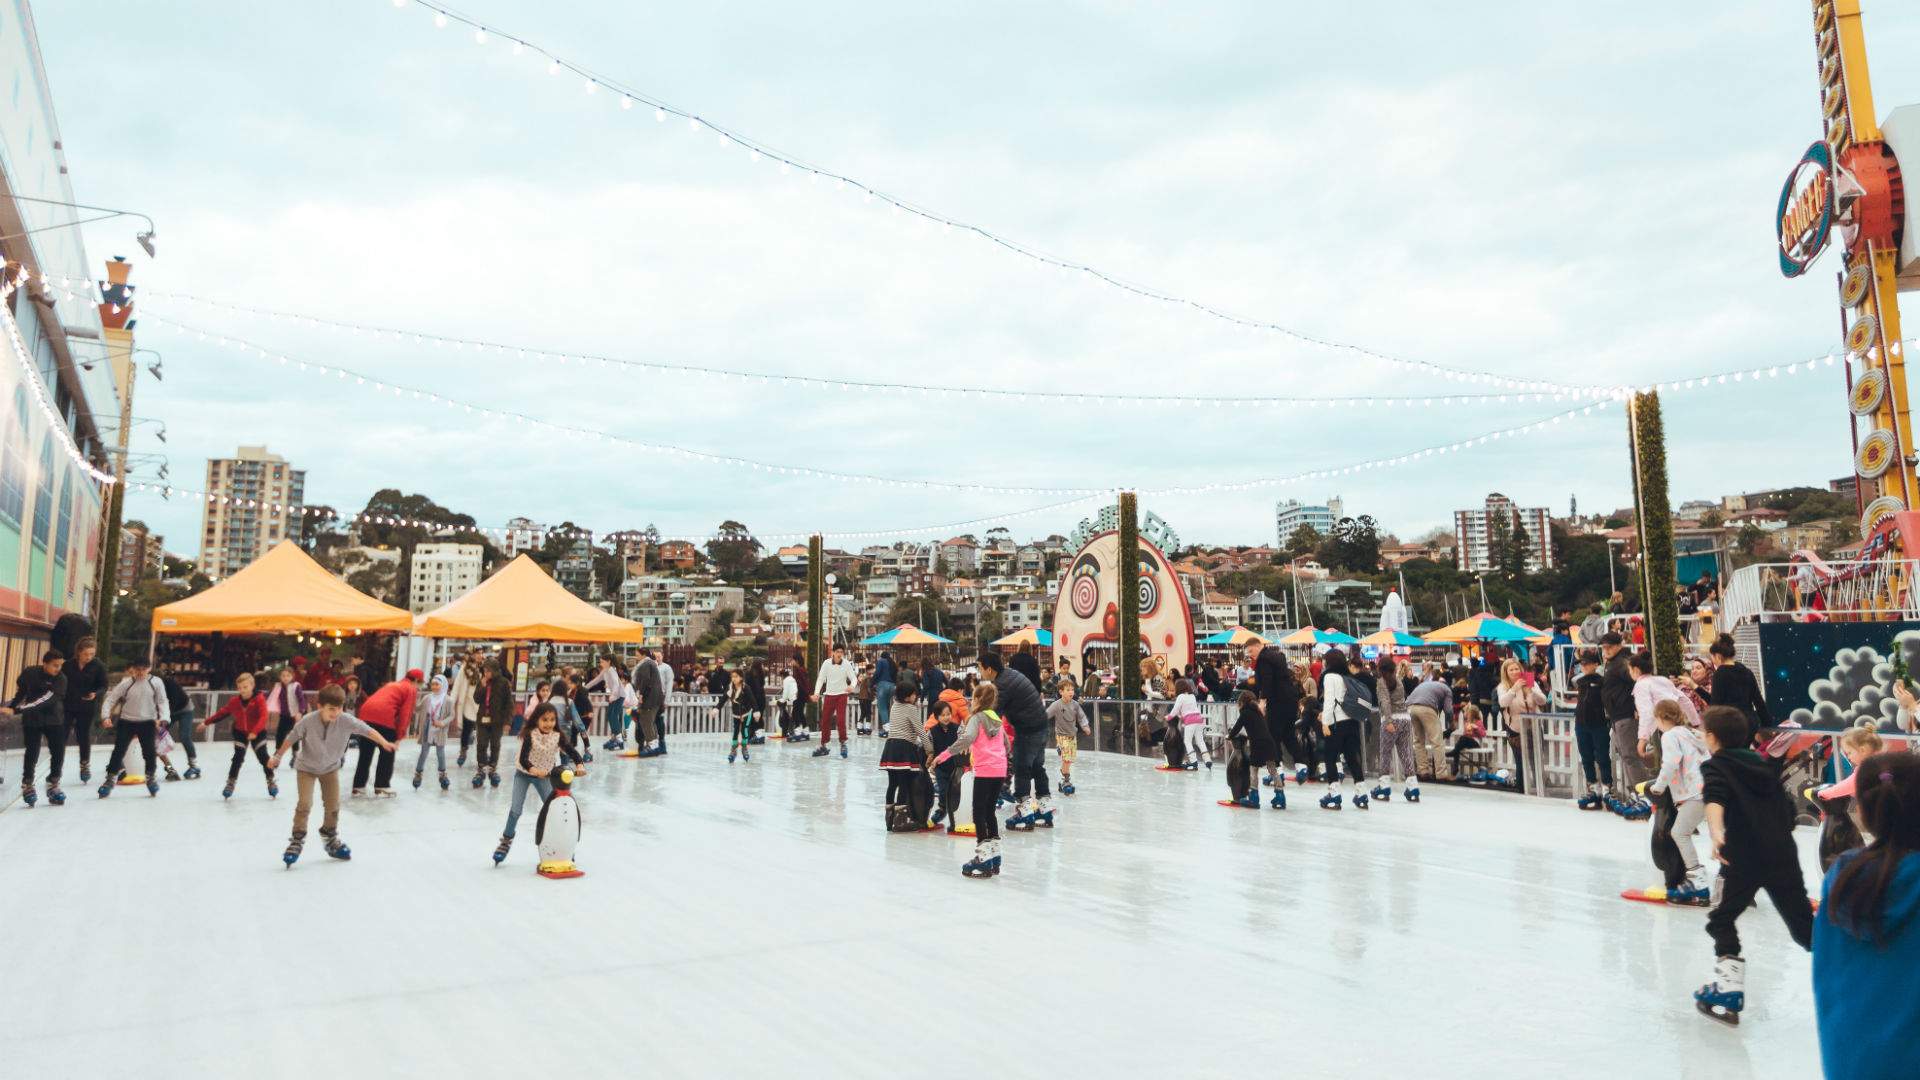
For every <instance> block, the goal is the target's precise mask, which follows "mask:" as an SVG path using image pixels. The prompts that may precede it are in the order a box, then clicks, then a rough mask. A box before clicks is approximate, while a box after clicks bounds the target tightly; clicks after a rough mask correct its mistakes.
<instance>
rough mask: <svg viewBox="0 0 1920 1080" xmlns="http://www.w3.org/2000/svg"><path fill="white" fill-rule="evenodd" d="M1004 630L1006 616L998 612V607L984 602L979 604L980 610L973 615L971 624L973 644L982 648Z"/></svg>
mask: <svg viewBox="0 0 1920 1080" xmlns="http://www.w3.org/2000/svg"><path fill="white" fill-rule="evenodd" d="M1006 632H1007V617H1006V616H1005V615H1002V614H1001V613H1000V609H999V608H996V607H989V606H987V605H985V604H982V605H980V612H979V614H978V615H977V616H976V617H975V619H974V624H973V639H974V645H975V646H976V647H978V648H983V649H984V648H986V646H987V642H989V641H992V640H994V639H995V638H997V637H999V636H1001V635H1002V634H1005V633H1006Z"/></svg>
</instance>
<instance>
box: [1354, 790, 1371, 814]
mask: <svg viewBox="0 0 1920 1080" xmlns="http://www.w3.org/2000/svg"><path fill="white" fill-rule="evenodd" d="M1369 805H1370V804H1369V802H1368V801H1367V793H1366V792H1364V791H1355V792H1354V793H1353V808H1354V809H1355V810H1365V809H1366V808H1367V807H1368V806H1369Z"/></svg>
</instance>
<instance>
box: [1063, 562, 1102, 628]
mask: <svg viewBox="0 0 1920 1080" xmlns="http://www.w3.org/2000/svg"><path fill="white" fill-rule="evenodd" d="M1067 602H1068V603H1069V604H1071V605H1072V607H1073V613H1074V615H1075V616H1077V617H1079V618H1082V619H1091V618H1093V616H1094V613H1096V612H1098V611H1099V610H1100V562H1099V560H1097V559H1095V558H1094V557H1093V556H1092V555H1082V556H1080V558H1078V559H1076V560H1074V564H1073V569H1071V570H1069V571H1067Z"/></svg>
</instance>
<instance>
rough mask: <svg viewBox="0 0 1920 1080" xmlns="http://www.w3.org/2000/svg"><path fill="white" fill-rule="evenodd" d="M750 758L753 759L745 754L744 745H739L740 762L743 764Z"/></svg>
mask: <svg viewBox="0 0 1920 1080" xmlns="http://www.w3.org/2000/svg"><path fill="white" fill-rule="evenodd" d="M752 760H753V759H752V758H750V757H748V756H747V748H746V747H744V746H743V747H741V748H740V761H741V762H742V763H743V764H744V763H745V762H749V761H752Z"/></svg>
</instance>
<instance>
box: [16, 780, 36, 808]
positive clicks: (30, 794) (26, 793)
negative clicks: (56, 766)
mask: <svg viewBox="0 0 1920 1080" xmlns="http://www.w3.org/2000/svg"><path fill="white" fill-rule="evenodd" d="M20 801H21V802H23V803H26V804H27V809H29V810H31V809H33V804H34V803H37V802H39V801H40V796H39V795H37V794H35V793H34V790H33V785H32V784H27V785H25V786H24V787H22V788H21V789H20Z"/></svg>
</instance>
